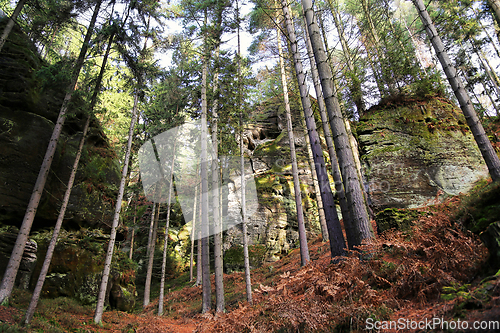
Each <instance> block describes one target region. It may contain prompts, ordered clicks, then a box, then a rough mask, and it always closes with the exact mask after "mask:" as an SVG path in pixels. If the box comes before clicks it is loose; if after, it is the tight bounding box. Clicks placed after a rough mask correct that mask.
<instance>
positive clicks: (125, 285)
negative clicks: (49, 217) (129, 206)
mask: <svg viewBox="0 0 500 333" xmlns="http://www.w3.org/2000/svg"><path fill="white" fill-rule="evenodd" d="M33 237H34V238H35V239H36V240H37V241H38V244H39V256H40V258H44V257H45V254H46V250H47V246H48V243H49V241H50V237H51V232H50V231H44V232H40V233H37V234H36V235H34V236H33ZM108 240H109V235H107V234H104V233H102V232H100V231H99V230H92V231H90V230H80V231H77V232H66V231H64V230H63V231H62V232H61V235H60V237H59V241H58V242H57V245H56V248H55V251H54V255H53V257H52V261H51V265H50V268H49V271H48V272H47V277H46V280H45V283H44V286H43V289H42V295H43V296H44V297H49V298H54V297H60V296H66V297H71V298H74V299H76V300H78V301H79V302H80V303H82V304H95V302H96V301H97V296H98V293H99V287H100V283H101V278H102V271H103V268H104V259H105V257H106V249H107V247H108V246H107V243H108ZM41 267H42V260H40V261H39V262H38V263H37V265H36V267H35V269H34V274H33V278H32V279H31V287H32V288H33V287H34V284H35V283H36V278H37V277H38V275H39V273H40V270H41ZM136 271H137V267H136V265H135V264H134V263H133V262H132V261H131V260H130V259H128V256H127V255H126V254H125V253H124V252H122V251H115V253H114V255H113V263H112V267H111V274H110V279H109V285H108V289H107V290H108V292H107V295H106V302H107V303H109V304H110V305H111V307H112V308H116V309H118V310H121V311H132V310H133V308H134V306H135V298H136V296H137V295H136V290H135V279H136Z"/></svg>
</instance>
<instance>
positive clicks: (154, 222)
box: [142, 202, 160, 309]
mask: <svg viewBox="0 0 500 333" xmlns="http://www.w3.org/2000/svg"><path fill="white" fill-rule="evenodd" d="M159 215H160V204H158V207H157V204H156V202H154V203H153V211H152V213H151V225H150V230H149V234H150V235H151V239H150V241H149V240H148V251H147V252H148V266H147V268H146V282H145V285H144V299H143V302H142V308H143V309H144V308H145V307H146V306H148V305H149V301H150V297H151V279H152V276H153V262H154V257H155V247H156V231H157V228H158V217H159Z"/></svg>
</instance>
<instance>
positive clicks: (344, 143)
mask: <svg viewBox="0 0 500 333" xmlns="http://www.w3.org/2000/svg"><path fill="white" fill-rule="evenodd" d="M302 6H303V7H304V12H305V16H306V22H307V28H308V29H309V37H310V39H311V45H312V47H313V51H314V58H315V60H316V65H317V68H318V74H319V77H320V80H321V86H322V90H323V97H324V99H325V106H326V109H327V111H328V116H329V121H330V127H331V129H332V133H333V140H334V143H335V149H336V152H337V157H338V160H339V167H340V172H341V175H342V180H343V182H344V189H345V195H346V198H347V204H348V206H349V207H350V212H351V217H352V222H353V228H354V235H353V238H354V239H353V241H352V245H351V244H349V246H350V247H355V246H358V245H361V244H362V242H363V241H365V240H369V239H372V238H373V230H372V228H371V224H370V220H369V217H368V211H367V207H366V205H365V201H364V197H363V190H362V188H361V183H360V180H359V177H358V173H357V170H356V164H355V162H354V156H353V152H352V149H351V146H350V143H349V136H348V134H347V131H346V128H345V124H344V120H343V117H342V113H341V111H340V108H339V106H338V103H337V104H335V100H336V96H335V90H334V87H333V77H332V73H331V71H330V67H329V66H328V63H327V57H326V54H325V51H324V49H323V45H322V42H321V35H320V32H319V27H318V24H317V23H316V19H315V17H314V11H313V8H312V2H311V0H302Z"/></svg>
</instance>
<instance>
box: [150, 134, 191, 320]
mask: <svg viewBox="0 0 500 333" xmlns="http://www.w3.org/2000/svg"><path fill="white" fill-rule="evenodd" d="M177 130H178V129H177ZM175 137H177V135H176V136H175ZM176 146H177V140H175V141H174V149H173V153H172V165H171V166H170V181H169V188H168V206H167V222H166V225H165V238H164V241H163V243H164V244H163V260H162V262H161V280H160V296H159V300H158V315H159V316H161V315H162V314H163V297H164V294H165V274H166V270H167V245H168V229H169V223H170V208H171V205H172V188H173V187H174V163H175V148H176ZM195 201H196V197H195Z"/></svg>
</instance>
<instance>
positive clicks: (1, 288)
mask: <svg viewBox="0 0 500 333" xmlns="http://www.w3.org/2000/svg"><path fill="white" fill-rule="evenodd" d="M100 5H101V2H100V1H99V2H98V3H97V4H96V7H95V9H94V14H93V16H92V19H91V20H90V23H89V26H88V29H87V34H86V35H85V40H84V42H83V45H82V48H81V50H80V54H79V56H78V59H77V61H76V64H75V68H74V70H73V75H72V82H71V84H70V86H69V91H68V92H67V93H66V96H65V97H64V101H63V104H62V106H61V110H60V111H59V116H58V118H57V121H56V124H55V126H54V131H53V132H52V136H51V138H50V141H49V145H48V147H47V151H46V152H45V157H44V159H43V162H42V166H41V168H40V172H39V174H38V177H37V180H36V183H35V186H34V188H33V192H32V194H31V198H30V201H29V203H28V207H27V209H26V213H25V215H24V219H23V222H22V225H21V228H20V229H19V233H18V235H17V240H16V243H15V245H14V249H13V250H12V254H11V256H10V259H9V263H8V264H7V268H6V270H5V273H4V276H3V279H2V284H1V285H0V304H7V303H8V300H9V298H10V295H11V293H12V289H13V288H14V284H15V281H16V275H17V271H18V269H19V265H20V263H21V258H22V256H23V252H24V248H25V246H26V242H27V241H28V236H29V233H30V230H31V226H32V224H33V220H34V218H35V214H36V211H37V208H38V204H39V202H40V198H41V197H42V193H43V188H44V187H45V182H46V181H47V177H48V174H49V170H50V166H51V164H52V160H53V158H54V154H55V151H56V148H57V143H58V141H59V137H60V135H61V132H62V128H63V125H64V121H65V119H66V112H67V111H68V105H69V102H70V101H71V96H72V95H73V92H74V90H75V89H76V85H77V82H78V75H79V74H80V70H81V68H82V66H83V62H84V60H85V55H86V54H87V49H88V45H89V41H90V37H91V36H92V32H93V30H94V25H95V22H96V20H97V14H98V12H99V8H100Z"/></svg>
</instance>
